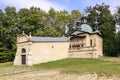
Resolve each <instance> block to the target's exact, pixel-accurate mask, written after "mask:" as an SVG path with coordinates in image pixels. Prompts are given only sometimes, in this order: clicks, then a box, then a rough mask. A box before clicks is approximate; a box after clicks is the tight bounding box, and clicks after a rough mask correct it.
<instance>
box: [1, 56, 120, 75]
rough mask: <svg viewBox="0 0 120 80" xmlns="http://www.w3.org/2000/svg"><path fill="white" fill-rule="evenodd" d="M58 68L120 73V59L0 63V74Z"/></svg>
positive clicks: (112, 73) (79, 71) (85, 71)
mask: <svg viewBox="0 0 120 80" xmlns="http://www.w3.org/2000/svg"><path fill="white" fill-rule="evenodd" d="M52 69H58V70H60V71H61V72H65V73H98V74H107V75H114V74H115V75H119V74H120V59H119V58H112V57H104V58H101V59H90V58H89V59H84V58H67V59H62V60H57V61H52V62H47V63H42V64H36V65H34V66H32V67H29V66H13V63H12V62H7V63H0V76H3V75H12V74H19V73H24V72H32V71H37V70H52Z"/></svg>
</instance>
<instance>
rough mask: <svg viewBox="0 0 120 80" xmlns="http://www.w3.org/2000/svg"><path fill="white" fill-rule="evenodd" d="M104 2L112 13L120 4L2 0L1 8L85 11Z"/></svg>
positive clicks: (91, 0)
mask: <svg viewBox="0 0 120 80" xmlns="http://www.w3.org/2000/svg"><path fill="white" fill-rule="evenodd" d="M102 3H105V4H107V5H110V10H111V13H112V14H114V13H115V12H116V7H118V6H120V0H0V9H2V10H4V9H5V7H6V6H14V7H16V10H17V11H18V10H20V9H21V8H28V9H29V8H30V7H31V6H35V7H40V8H41V9H42V10H44V11H46V12H47V11H48V10H49V9H50V8H51V7H53V8H54V9H55V10H58V11H59V10H67V11H69V12H71V11H72V10H73V9H77V10H79V11H80V12H82V13H84V10H85V9H86V7H89V6H95V5H96V4H102ZM84 14H85V13H84Z"/></svg>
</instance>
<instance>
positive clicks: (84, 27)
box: [80, 24, 93, 33]
mask: <svg viewBox="0 0 120 80" xmlns="http://www.w3.org/2000/svg"><path fill="white" fill-rule="evenodd" d="M80 29H81V30H82V31H85V32H89V33H92V32H93V30H92V28H91V27H90V26H89V25H88V24H82V25H81V26H80Z"/></svg>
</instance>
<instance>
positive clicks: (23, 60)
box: [22, 55, 26, 65]
mask: <svg viewBox="0 0 120 80" xmlns="http://www.w3.org/2000/svg"><path fill="white" fill-rule="evenodd" d="M22 64H23V65H25V64H26V55H22Z"/></svg>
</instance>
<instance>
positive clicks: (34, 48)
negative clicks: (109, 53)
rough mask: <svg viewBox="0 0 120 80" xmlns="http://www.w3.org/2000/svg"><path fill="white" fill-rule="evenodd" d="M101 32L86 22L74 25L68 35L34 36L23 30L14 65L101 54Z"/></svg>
mask: <svg viewBox="0 0 120 80" xmlns="http://www.w3.org/2000/svg"><path fill="white" fill-rule="evenodd" d="M102 49H103V38H102V34H101V33H100V32H99V31H98V30H95V31H93V30H92V28H91V27H90V26H89V25H87V24H86V23H83V24H79V23H78V25H76V26H75V28H74V30H73V31H72V32H71V33H70V34H69V36H68V37H34V36H31V34H30V35H29V36H28V35H26V34H25V33H24V32H23V33H22V35H21V36H19V37H18V38H17V51H16V56H15V59H14V65H29V66H32V65H34V64H38V63H43V62H48V61H54V60H59V59H63V58H99V57H102V56H103V52H102V51H103V50H102Z"/></svg>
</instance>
